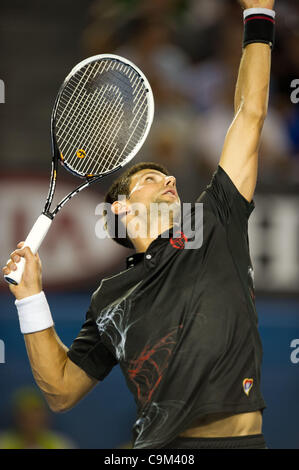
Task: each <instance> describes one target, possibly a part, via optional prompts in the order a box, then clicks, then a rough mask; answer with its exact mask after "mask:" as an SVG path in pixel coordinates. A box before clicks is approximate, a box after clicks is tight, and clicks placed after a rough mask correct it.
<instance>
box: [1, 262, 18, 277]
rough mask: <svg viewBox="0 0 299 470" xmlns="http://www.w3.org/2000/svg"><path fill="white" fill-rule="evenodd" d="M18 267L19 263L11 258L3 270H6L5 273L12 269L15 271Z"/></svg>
mask: <svg viewBox="0 0 299 470" xmlns="http://www.w3.org/2000/svg"><path fill="white" fill-rule="evenodd" d="M16 269H17V265H16V264H15V263H14V262H13V261H11V260H9V261H8V262H7V264H6V266H4V268H2V271H3V272H4V270H5V274H9V273H10V271H15V270H16Z"/></svg>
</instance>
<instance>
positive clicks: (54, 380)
mask: <svg viewBox="0 0 299 470" xmlns="http://www.w3.org/2000/svg"><path fill="white" fill-rule="evenodd" d="M24 339H25V344H26V349H27V354H28V357H29V361H30V365H31V369H32V372H33V376H34V378H35V381H36V383H37V385H38V387H39V388H40V389H41V391H42V392H43V393H44V395H45V398H46V400H47V402H48V404H49V406H50V408H51V409H52V410H53V411H61V410H63V409H65V408H66V397H67V393H66V392H67V390H66V386H65V380H64V371H65V366H66V363H67V360H68V357H67V350H68V349H67V347H66V346H64V345H63V344H62V342H61V341H60V339H59V338H58V336H57V334H56V332H55V329H54V328H53V327H52V328H47V329H46V330H43V331H39V332H36V333H30V334H25V335H24Z"/></svg>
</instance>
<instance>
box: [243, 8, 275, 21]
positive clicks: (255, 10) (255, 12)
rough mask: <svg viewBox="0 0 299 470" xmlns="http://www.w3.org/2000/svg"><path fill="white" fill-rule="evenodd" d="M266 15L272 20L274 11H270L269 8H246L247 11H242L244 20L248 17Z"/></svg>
mask: <svg viewBox="0 0 299 470" xmlns="http://www.w3.org/2000/svg"><path fill="white" fill-rule="evenodd" d="M261 14H262V15H268V16H272V18H275V14H276V13H275V11H274V10H270V8H247V10H244V12H243V15H244V20H245V18H247V16H249V15H261Z"/></svg>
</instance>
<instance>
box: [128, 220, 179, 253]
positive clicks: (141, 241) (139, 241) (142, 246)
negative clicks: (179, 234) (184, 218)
mask: <svg viewBox="0 0 299 470" xmlns="http://www.w3.org/2000/svg"><path fill="white" fill-rule="evenodd" d="M172 227H173V224H171V225H169V221H167V223H164V224H163V223H160V224H159V225H158V226H157V228H156V229H155V230H154V229H153V227H152V228H151V230H150V229H148V232H147V233H148V236H147V237H138V236H137V237H135V238H131V241H132V243H133V245H134V247H135V250H136V253H145V252H146V251H147V249H148V247H149V246H150V244H151V243H152V242H153V241H154V240H156V238H158V236H159V235H161V233H164V232H166V231H168V230H170V229H171V228H172Z"/></svg>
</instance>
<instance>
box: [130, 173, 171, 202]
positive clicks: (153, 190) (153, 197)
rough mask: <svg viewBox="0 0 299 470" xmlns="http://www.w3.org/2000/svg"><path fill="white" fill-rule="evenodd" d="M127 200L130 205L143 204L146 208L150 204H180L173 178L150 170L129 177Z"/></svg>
mask: <svg viewBox="0 0 299 470" xmlns="http://www.w3.org/2000/svg"><path fill="white" fill-rule="evenodd" d="M128 199H129V201H130V202H131V203H136V202H138V203H143V204H145V205H146V206H147V207H149V204H151V203H161V202H166V203H168V204H173V203H175V204H178V203H180V198H179V196H178V193H177V188H176V179H175V177H174V176H166V175H164V173H161V172H160V171H157V170H150V169H145V170H140V171H138V172H137V173H135V174H134V175H133V176H132V177H131V184H130V194H129V197H128Z"/></svg>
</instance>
